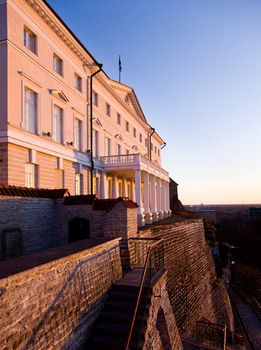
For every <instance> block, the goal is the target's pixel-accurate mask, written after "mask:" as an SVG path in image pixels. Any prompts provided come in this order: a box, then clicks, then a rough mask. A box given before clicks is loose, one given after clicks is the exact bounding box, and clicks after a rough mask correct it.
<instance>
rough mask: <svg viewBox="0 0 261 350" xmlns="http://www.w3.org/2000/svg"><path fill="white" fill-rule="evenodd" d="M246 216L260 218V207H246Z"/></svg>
mask: <svg viewBox="0 0 261 350" xmlns="http://www.w3.org/2000/svg"><path fill="white" fill-rule="evenodd" d="M248 218H249V219H250V220H255V219H261V207H250V208H248Z"/></svg>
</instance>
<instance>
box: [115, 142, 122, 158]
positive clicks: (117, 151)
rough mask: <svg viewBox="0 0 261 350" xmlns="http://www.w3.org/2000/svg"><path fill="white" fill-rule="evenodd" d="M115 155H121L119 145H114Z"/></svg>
mask: <svg viewBox="0 0 261 350" xmlns="http://www.w3.org/2000/svg"><path fill="white" fill-rule="evenodd" d="M116 154H117V155H118V156H120V155H121V145H120V144H119V143H116Z"/></svg>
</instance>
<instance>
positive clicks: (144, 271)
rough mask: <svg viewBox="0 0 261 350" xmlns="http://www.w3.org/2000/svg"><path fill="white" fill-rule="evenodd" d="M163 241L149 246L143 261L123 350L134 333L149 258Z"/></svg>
mask: <svg viewBox="0 0 261 350" xmlns="http://www.w3.org/2000/svg"><path fill="white" fill-rule="evenodd" d="M149 240H154V239H153V238H152V239H149ZM163 241H164V239H163V238H162V239H159V240H157V242H155V243H153V244H152V245H151V246H149V249H148V253H147V256H146V261H145V264H144V268H143V273H142V278H141V282H140V287H139V294H138V298H137V302H136V306H135V310H134V314H133V318H132V321H131V328H130V332H129V335H128V341H127V345H126V347H125V350H128V349H129V347H130V343H131V338H132V335H133V331H134V325H135V322H136V317H137V313H138V308H139V305H140V300H141V295H142V291H143V287H144V282H145V277H146V273H147V269H148V265H149V261H150V258H151V252H152V251H153V250H154V249H155V248H156V247H157V246H158V245H160V244H161V243H162V242H163Z"/></svg>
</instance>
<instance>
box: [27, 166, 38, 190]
mask: <svg viewBox="0 0 261 350" xmlns="http://www.w3.org/2000/svg"><path fill="white" fill-rule="evenodd" d="M37 180H38V179H37V165H36V164H33V163H25V187H28V188H37Z"/></svg>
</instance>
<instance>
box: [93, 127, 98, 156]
mask: <svg viewBox="0 0 261 350" xmlns="http://www.w3.org/2000/svg"><path fill="white" fill-rule="evenodd" d="M92 155H93V157H97V156H98V131H97V130H93V134H92Z"/></svg>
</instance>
